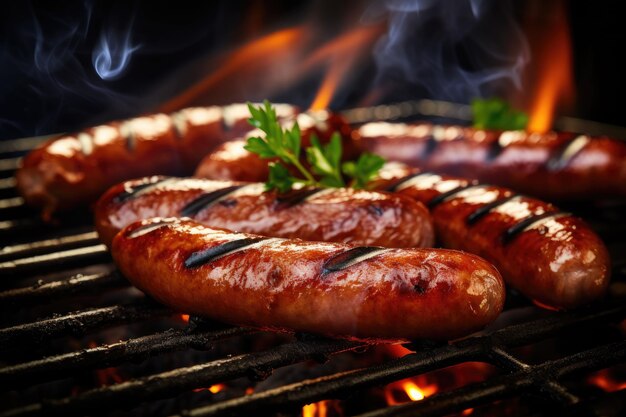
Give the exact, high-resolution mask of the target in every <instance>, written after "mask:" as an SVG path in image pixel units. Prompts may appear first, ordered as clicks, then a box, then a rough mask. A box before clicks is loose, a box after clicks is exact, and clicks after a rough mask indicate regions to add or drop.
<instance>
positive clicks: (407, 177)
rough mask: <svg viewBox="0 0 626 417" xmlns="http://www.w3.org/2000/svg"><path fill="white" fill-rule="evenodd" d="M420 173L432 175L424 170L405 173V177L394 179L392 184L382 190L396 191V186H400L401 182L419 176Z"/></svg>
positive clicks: (403, 182)
mask: <svg viewBox="0 0 626 417" xmlns="http://www.w3.org/2000/svg"><path fill="white" fill-rule="evenodd" d="M422 175H433V173H432V172H428V171H425V172H417V173H415V174H411V175H407V176H406V177H403V178H400V179H399V180H396V181H395V182H394V183H393V184H391V185H389V186H388V187H386V188H385V189H384V191H389V192H394V191H398V187H400V186H401V185H402V184H405V183H407V182H409V181H411V180H412V179H414V178H418V177H421V176H422Z"/></svg>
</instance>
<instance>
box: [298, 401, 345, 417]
mask: <svg viewBox="0 0 626 417" xmlns="http://www.w3.org/2000/svg"><path fill="white" fill-rule="evenodd" d="M341 415H343V412H342V411H341V407H340V405H339V401H337V400H324V401H320V402H317V403H313V404H307V405H305V406H304V407H302V417H330V416H341Z"/></svg>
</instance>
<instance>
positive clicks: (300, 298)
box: [112, 219, 505, 341]
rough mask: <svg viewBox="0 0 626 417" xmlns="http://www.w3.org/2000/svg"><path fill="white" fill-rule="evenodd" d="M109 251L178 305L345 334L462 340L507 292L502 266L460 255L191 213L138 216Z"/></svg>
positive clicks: (252, 321) (126, 270) (266, 324)
mask: <svg viewBox="0 0 626 417" xmlns="http://www.w3.org/2000/svg"><path fill="white" fill-rule="evenodd" d="M112 254H113V258H114V260H115V262H116V263H117V265H118V267H119V268H120V270H121V271H122V273H123V274H124V275H125V276H126V277H127V278H128V279H129V280H130V281H131V282H132V283H133V284H134V285H135V286H137V287H138V288H140V289H141V290H143V291H145V292H146V293H148V294H149V295H151V296H152V297H154V298H155V299H157V300H158V301H160V302H162V303H164V304H167V305H169V306H171V307H173V308H175V309H177V310H179V311H181V312H185V313H191V314H198V315H203V316H207V317H210V318H212V319H215V320H220V321H224V322H228V323H232V324H237V325H243V326H253V327H260V328H263V329H287V330H292V331H293V330H295V331H302V332H310V333H317V334H324V335H330V336H339V337H348V338H358V339H369V340H371V339H377V340H381V339H382V340H394V341H395V340H414V339H421V338H427V339H437V340H447V339H453V338H457V337H461V336H464V335H467V334H469V333H471V332H474V331H476V330H479V329H481V328H482V327H484V326H485V325H487V324H488V323H490V322H491V321H493V320H494V319H495V318H496V317H497V316H498V314H499V313H500V311H501V310H502V306H503V301H504V294H505V292H504V287H503V283H502V280H501V278H500V275H499V274H498V271H497V270H496V269H495V268H494V267H493V266H491V265H490V264H489V263H488V262H486V261H484V260H482V259H481V258H479V257H477V256H474V255H469V254H466V253H463V252H457V251H451V250H444V249H439V250H437V249H390V248H379V247H351V246H347V245H343V244H338V243H325V242H307V241H302V240H298V239H293V240H287V239H278V238H267V237H261V236H258V235H250V234H243V233H231V232H226V231H223V230H219V229H212V228H209V227H205V226H202V225H200V224H198V223H195V222H192V221H190V220H184V219H183V220H180V219H166V220H163V219H151V220H145V221H142V222H137V223H133V224H131V225H130V226H128V227H127V228H125V229H124V230H122V232H120V233H119V234H118V235H117V236H116V237H115V239H114V240H113V246H112Z"/></svg>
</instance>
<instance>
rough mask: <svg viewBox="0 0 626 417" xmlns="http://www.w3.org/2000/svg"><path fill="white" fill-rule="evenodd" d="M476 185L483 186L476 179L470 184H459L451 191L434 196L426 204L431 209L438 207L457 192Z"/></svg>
mask: <svg viewBox="0 0 626 417" xmlns="http://www.w3.org/2000/svg"><path fill="white" fill-rule="evenodd" d="M475 187H482V185H481V184H478V183H477V182H475V181H472V182H470V183H469V184H466V185H461V186H458V187H456V188H454V189H452V190H450V191H446V192H445V193H441V194H439V195H438V196H436V197H433V198H432V199H431V200H430V201H429V202H428V204H426V206H428V208H429V209H430V210H432V209H434V208H435V207H437V206H438V205H439V204H441V203H443V202H444V201H446V200H448V199H450V198H452V197H454V196H455V195H456V194H458V193H460V192H461V191H465V190H469V189H470V188H475Z"/></svg>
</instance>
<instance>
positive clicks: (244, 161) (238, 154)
mask: <svg viewBox="0 0 626 417" xmlns="http://www.w3.org/2000/svg"><path fill="white" fill-rule="evenodd" d="M297 121H298V125H299V126H300V129H301V130H302V133H303V135H302V136H303V137H302V147H303V148H304V147H306V146H310V144H311V141H310V138H311V136H312V135H313V134H315V135H316V136H317V137H318V138H319V139H320V142H322V143H325V142H328V140H329V139H330V137H331V135H332V134H333V133H334V132H338V133H339V134H340V135H341V138H342V140H343V144H342V149H343V155H342V157H343V159H353V158H355V157H356V156H357V155H358V152H357V148H356V146H355V145H354V142H353V141H352V140H351V133H352V129H351V127H350V126H349V125H348V124H347V123H346V121H345V120H344V119H343V118H342V117H341V116H338V115H337V114H334V113H330V112H328V111H326V110H320V111H315V112H311V111H310V112H307V113H301V114H299V115H298V117H297ZM260 134H262V133H261V132H260V131H253V132H250V133H249V134H248V135H247V136H255V135H260ZM245 145H246V140H245V139H239V140H233V141H230V142H226V143H223V144H222V145H220V146H218V147H217V148H216V149H215V150H214V151H213V152H211V153H210V154H208V155H207V156H206V157H205V158H204V159H203V160H202V161H201V162H200V164H199V165H198V168H197V169H196V172H195V174H194V176H196V177H199V178H208V179H212V180H231V181H233V180H236V181H248V182H263V181H265V180H266V179H267V177H268V175H269V169H268V164H269V162H271V161H272V160H267V159H262V158H261V157H259V156H258V155H257V154H254V153H252V152H249V151H247V150H246V149H244V146H245ZM302 163H303V164H304V165H308V164H307V162H306V160H304V158H303V159H302ZM294 173H297V172H296V171H294Z"/></svg>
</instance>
